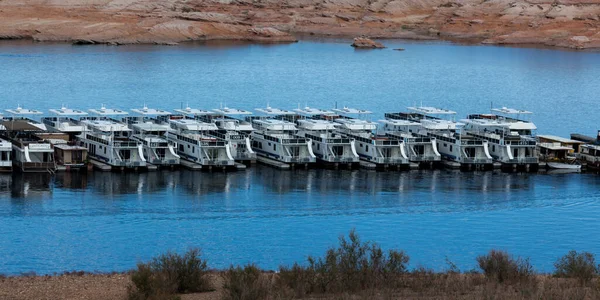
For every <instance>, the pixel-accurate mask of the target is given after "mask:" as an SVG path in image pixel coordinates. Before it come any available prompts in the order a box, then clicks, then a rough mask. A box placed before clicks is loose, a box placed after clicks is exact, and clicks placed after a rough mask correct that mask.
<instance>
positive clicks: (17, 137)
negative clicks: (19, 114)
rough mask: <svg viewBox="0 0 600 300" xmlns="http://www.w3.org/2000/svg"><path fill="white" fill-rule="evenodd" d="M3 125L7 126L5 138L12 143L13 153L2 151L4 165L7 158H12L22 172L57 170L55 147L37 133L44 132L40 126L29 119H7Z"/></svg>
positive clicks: (51, 171)
mask: <svg viewBox="0 0 600 300" xmlns="http://www.w3.org/2000/svg"><path fill="white" fill-rule="evenodd" d="M2 125H3V126H4V128H5V132H4V134H3V139H4V140H6V141H8V142H10V143H12V155H10V154H8V153H5V151H3V152H2V160H3V164H2V166H3V167H5V166H6V161H4V158H6V159H7V160H10V159H12V164H13V166H14V168H15V169H16V170H19V171H21V172H48V173H54V172H55V171H56V162H55V161H54V149H53V148H52V145H51V144H50V142H48V141H45V140H43V139H42V138H40V137H39V136H38V135H36V133H39V132H42V131H41V130H40V128H39V127H38V126H35V125H33V124H31V122H29V121H28V120H27V119H11V120H5V121H3V122H2Z"/></svg>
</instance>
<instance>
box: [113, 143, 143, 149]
mask: <svg viewBox="0 0 600 300" xmlns="http://www.w3.org/2000/svg"><path fill="white" fill-rule="evenodd" d="M137 146H138V143H137V142H133V141H114V142H113V147H117V148H136V147H137Z"/></svg>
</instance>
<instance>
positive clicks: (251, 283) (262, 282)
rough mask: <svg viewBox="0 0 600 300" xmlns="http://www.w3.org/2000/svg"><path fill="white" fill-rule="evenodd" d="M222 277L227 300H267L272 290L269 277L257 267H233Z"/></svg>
mask: <svg viewBox="0 0 600 300" xmlns="http://www.w3.org/2000/svg"><path fill="white" fill-rule="evenodd" d="M222 276H223V279H224V281H225V282H224V283H223V289H224V293H223V299H225V300H255V299H266V298H267V297H268V295H269V291H270V290H271V289H272V283H271V281H270V279H269V278H268V275H267V274H265V273H264V272H263V271H262V270H260V269H259V268H258V267H257V266H255V265H246V266H245V267H243V268H242V267H239V266H238V267H234V266H231V267H230V268H229V269H228V270H227V271H225V272H224V273H223V274H222Z"/></svg>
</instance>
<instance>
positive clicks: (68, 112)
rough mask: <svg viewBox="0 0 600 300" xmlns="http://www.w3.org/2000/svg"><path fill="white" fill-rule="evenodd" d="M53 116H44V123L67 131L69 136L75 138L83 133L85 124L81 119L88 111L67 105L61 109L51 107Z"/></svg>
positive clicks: (58, 129)
mask: <svg viewBox="0 0 600 300" xmlns="http://www.w3.org/2000/svg"><path fill="white" fill-rule="evenodd" d="M50 112H51V113H52V114H53V116H50V117H43V118H42V123H44V124H45V125H47V126H49V127H52V128H54V129H56V130H57V131H60V132H63V133H66V134H68V135H69V137H71V138H74V137H75V136H76V135H79V134H81V132H82V131H83V130H84V125H83V124H82V123H81V121H80V119H81V118H83V117H85V116H87V114H88V113H86V112H84V111H82V110H78V109H71V108H67V107H65V106H63V107H61V108H60V109H50Z"/></svg>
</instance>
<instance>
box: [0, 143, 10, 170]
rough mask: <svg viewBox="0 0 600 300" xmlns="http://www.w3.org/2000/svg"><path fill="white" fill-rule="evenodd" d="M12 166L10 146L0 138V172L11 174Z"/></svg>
mask: <svg viewBox="0 0 600 300" xmlns="http://www.w3.org/2000/svg"><path fill="white" fill-rule="evenodd" d="M12 165H13V162H12V144H11V142H9V141H7V140H5V139H1V138H0V172H11V171H12Z"/></svg>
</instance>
